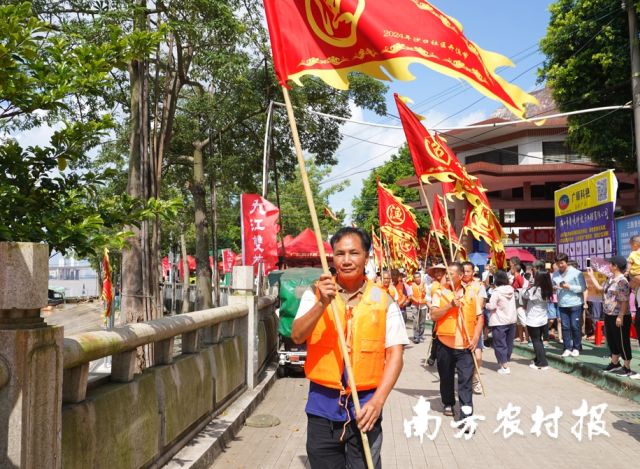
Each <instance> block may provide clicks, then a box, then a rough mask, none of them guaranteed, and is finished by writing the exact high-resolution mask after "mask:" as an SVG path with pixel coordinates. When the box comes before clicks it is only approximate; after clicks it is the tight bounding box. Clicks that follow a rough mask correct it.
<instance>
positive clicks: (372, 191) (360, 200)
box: [351, 144, 431, 237]
mask: <svg viewBox="0 0 640 469" xmlns="http://www.w3.org/2000/svg"><path fill="white" fill-rule="evenodd" d="M376 175H377V176H378V177H379V178H380V182H382V183H383V184H385V185H386V186H387V187H388V188H389V189H391V190H393V191H394V193H395V195H397V196H399V197H401V198H403V199H404V202H405V203H409V202H419V201H420V195H419V193H418V191H417V190H415V189H409V188H408V187H402V186H399V185H398V184H397V181H398V180H399V179H403V178H408V177H412V176H415V175H416V171H415V169H414V167H413V162H412V161H411V154H410V153H409V148H408V147H407V145H406V144H404V145H403V146H402V147H400V149H399V150H398V153H397V154H393V155H391V160H390V161H389V162H387V163H386V164H385V165H384V166H381V167H379V168H377V169H373V170H372V171H371V174H369V177H368V178H367V179H365V180H364V182H363V186H362V191H361V192H360V197H356V198H355V199H354V200H353V202H352V203H351V205H352V206H353V209H354V210H353V220H354V221H355V223H356V224H357V225H358V226H360V227H362V228H363V229H364V230H365V231H366V232H367V233H369V232H370V231H371V226H372V225H373V228H374V230H375V231H376V233H378V234H379V232H380V230H379V224H380V220H379V217H378V185H377V183H376ZM415 214H416V218H417V221H418V236H419V237H422V236H424V235H425V234H426V233H427V232H428V230H429V225H430V224H431V219H430V218H429V215H428V214H427V212H424V211H415Z"/></svg>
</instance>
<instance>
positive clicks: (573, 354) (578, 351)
mask: <svg viewBox="0 0 640 469" xmlns="http://www.w3.org/2000/svg"><path fill="white" fill-rule="evenodd" d="M571 356H572V357H578V356H580V350H574V351H573V352H571Z"/></svg>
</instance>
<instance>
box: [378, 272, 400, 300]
mask: <svg viewBox="0 0 640 469" xmlns="http://www.w3.org/2000/svg"><path fill="white" fill-rule="evenodd" d="M382 288H383V289H384V290H386V292H387V293H388V294H389V296H390V297H391V298H393V300H394V301H395V302H396V303H397V302H398V292H397V290H396V287H394V286H393V285H391V274H390V273H389V272H387V271H384V272H383V273H382Z"/></svg>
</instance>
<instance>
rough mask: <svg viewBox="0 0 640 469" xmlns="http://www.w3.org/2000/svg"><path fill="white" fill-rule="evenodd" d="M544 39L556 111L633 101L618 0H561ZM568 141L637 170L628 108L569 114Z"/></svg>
mask: <svg viewBox="0 0 640 469" xmlns="http://www.w3.org/2000/svg"><path fill="white" fill-rule="evenodd" d="M549 9H550V11H551V20H550V23H549V27H548V28H547V35H546V37H544V38H543V39H542V40H541V41H540V50H541V51H542V52H543V53H544V54H545V55H546V59H545V62H544V64H543V66H542V68H540V69H539V70H538V76H539V80H540V82H543V81H546V84H547V87H548V88H549V89H550V90H551V96H552V97H553V99H554V100H555V102H556V105H557V111H558V112H570V111H576V110H579V109H586V108H592V107H604V106H620V105H624V104H627V103H628V102H630V101H631V100H632V99H633V98H632V93H631V81H630V76H631V62H630V53H629V24H628V18H627V14H626V12H624V11H623V10H622V9H621V8H620V3H619V2H611V1H609V0H558V1H556V2H555V3H552V4H551V5H550V6H549ZM567 119H568V122H569V133H568V135H567V138H566V140H565V145H567V146H569V147H570V148H571V149H573V150H574V151H576V152H578V153H580V154H582V155H586V156H588V157H590V158H591V160H592V161H594V162H596V163H599V164H600V165H602V166H604V167H618V168H620V169H622V170H624V171H627V172H633V171H635V165H636V160H635V148H634V143H633V141H634V140H633V114H632V113H631V112H630V111H628V110H619V111H603V112H598V113H589V114H581V115H575V116H568V118H567Z"/></svg>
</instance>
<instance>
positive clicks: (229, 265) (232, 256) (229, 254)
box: [222, 249, 236, 274]
mask: <svg viewBox="0 0 640 469" xmlns="http://www.w3.org/2000/svg"><path fill="white" fill-rule="evenodd" d="M235 263H236V253H235V252H233V251H232V250H231V249H225V250H223V251H222V272H223V273H225V274H228V273H231V272H233V265H234V264H235Z"/></svg>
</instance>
